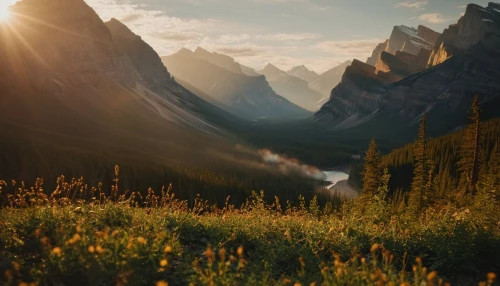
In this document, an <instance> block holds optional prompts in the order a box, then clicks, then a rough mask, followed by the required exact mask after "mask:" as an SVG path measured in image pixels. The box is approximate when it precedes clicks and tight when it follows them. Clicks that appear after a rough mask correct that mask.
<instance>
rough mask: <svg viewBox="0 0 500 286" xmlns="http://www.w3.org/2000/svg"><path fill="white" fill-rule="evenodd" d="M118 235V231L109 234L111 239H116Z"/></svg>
mask: <svg viewBox="0 0 500 286" xmlns="http://www.w3.org/2000/svg"><path fill="white" fill-rule="evenodd" d="M118 234H120V232H119V231H118V230H115V231H113V233H111V236H112V237H117V236H118Z"/></svg>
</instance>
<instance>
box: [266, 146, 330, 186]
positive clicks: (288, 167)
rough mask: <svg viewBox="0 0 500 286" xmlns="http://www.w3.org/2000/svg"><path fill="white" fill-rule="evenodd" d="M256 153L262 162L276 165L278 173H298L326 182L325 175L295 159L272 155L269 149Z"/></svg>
mask: <svg viewBox="0 0 500 286" xmlns="http://www.w3.org/2000/svg"><path fill="white" fill-rule="evenodd" d="M258 152H259V154H260V155H261V156H262V159H263V160H264V162H266V163H271V164H275V165H277V166H278V168H279V169H280V171H281V172H283V173H284V174H290V173H294V172H299V173H301V174H302V175H304V176H306V177H309V178H312V179H315V180H321V181H324V180H326V175H325V173H323V172H322V171H321V170H319V169H318V168H316V167H314V166H309V165H306V164H302V163H301V162H300V161H299V160H297V159H294V158H288V157H286V156H283V155H279V154H276V153H273V152H272V151H271V150H269V149H260V150H259V151H258Z"/></svg>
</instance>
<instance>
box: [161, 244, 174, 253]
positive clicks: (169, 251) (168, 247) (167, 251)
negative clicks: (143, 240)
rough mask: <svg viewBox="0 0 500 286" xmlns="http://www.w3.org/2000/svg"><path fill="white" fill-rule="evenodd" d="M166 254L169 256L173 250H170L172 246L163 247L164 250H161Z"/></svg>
mask: <svg viewBox="0 0 500 286" xmlns="http://www.w3.org/2000/svg"><path fill="white" fill-rule="evenodd" d="M163 251H164V252H165V253H166V254H170V253H172V252H173V251H174V249H173V248H172V246H170V245H167V246H165V249H164V250H163Z"/></svg>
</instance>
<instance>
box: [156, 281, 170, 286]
mask: <svg viewBox="0 0 500 286" xmlns="http://www.w3.org/2000/svg"><path fill="white" fill-rule="evenodd" d="M156 286H168V283H167V282H165V281H163V280H162V281H158V282H156Z"/></svg>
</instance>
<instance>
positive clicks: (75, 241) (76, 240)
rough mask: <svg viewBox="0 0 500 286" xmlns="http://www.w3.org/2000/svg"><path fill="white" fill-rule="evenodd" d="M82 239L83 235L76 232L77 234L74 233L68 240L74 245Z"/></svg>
mask: <svg viewBox="0 0 500 286" xmlns="http://www.w3.org/2000/svg"><path fill="white" fill-rule="evenodd" d="M81 239H82V237H81V236H80V235H79V234H78V233H75V235H73V237H72V238H71V239H70V240H68V244H69V245H73V244H76V243H77V242H79V241H80V240H81Z"/></svg>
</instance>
